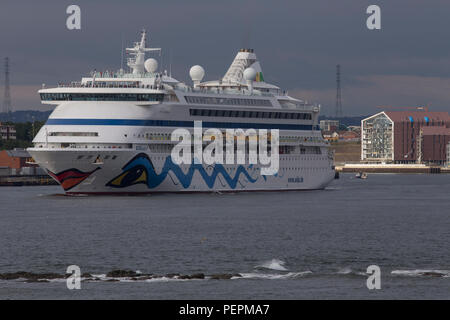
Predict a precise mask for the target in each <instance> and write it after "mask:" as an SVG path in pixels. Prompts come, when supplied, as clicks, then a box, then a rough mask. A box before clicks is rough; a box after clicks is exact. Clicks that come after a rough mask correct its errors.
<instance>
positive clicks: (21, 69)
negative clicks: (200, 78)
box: [0, 0, 450, 115]
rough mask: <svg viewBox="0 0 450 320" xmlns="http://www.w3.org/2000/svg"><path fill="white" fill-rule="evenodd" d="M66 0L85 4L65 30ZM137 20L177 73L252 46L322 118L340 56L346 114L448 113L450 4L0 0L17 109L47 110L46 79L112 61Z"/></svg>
mask: <svg viewBox="0 0 450 320" xmlns="http://www.w3.org/2000/svg"><path fill="white" fill-rule="evenodd" d="M70 4H77V5H79V6H80V7H81V20H82V21H81V28H82V29H81V30H79V31H77V30H75V31H70V30H67V28H66V19H67V17H68V15H67V14H66V8H67V6H68V5H70ZM370 4H377V5H379V6H380V7H381V27H382V29H381V30H375V31H373V30H368V29H367V27H366V19H367V17H368V15H367V14H366V9H367V7H368V6H369V5H370ZM142 28H145V29H147V30H148V32H149V38H150V39H149V40H150V41H149V44H150V45H151V46H153V47H162V48H163V58H162V59H163V61H161V60H160V64H161V63H162V65H163V66H164V68H166V69H169V64H170V62H171V64H172V74H173V76H174V77H175V78H177V79H179V80H182V81H186V82H189V77H188V72H189V68H190V67H191V66H192V65H194V64H200V65H202V66H203V67H204V68H205V70H206V76H205V80H213V79H217V78H221V77H222V76H223V75H224V73H225V72H226V70H227V68H228V66H229V64H230V63H231V61H232V60H233V58H234V56H235V55H236V52H237V50H238V49H239V48H241V47H251V48H254V49H255V52H256V54H257V56H258V58H259V59H260V62H261V64H262V68H263V72H264V77H265V80H266V81H267V82H270V83H274V84H277V85H279V86H280V87H282V88H285V89H287V90H289V94H290V95H292V96H295V97H298V98H304V99H307V100H309V101H314V102H318V103H320V104H322V107H323V108H322V114H325V115H333V114H334V105H335V97H336V75H335V72H336V64H340V65H341V68H342V80H341V81H342V102H343V110H344V114H345V115H367V114H371V113H375V112H378V111H379V110H380V109H378V108H377V106H380V105H390V106H418V105H426V104H430V105H431V109H432V110H442V111H450V37H449V33H450V1H448V0H429V1H423V0H395V1H393V0H389V1H366V0H339V1H337V0H303V1H302V0H292V1H283V0H278V1H273V0H271V1H268V0H249V1H245V0H222V1H215V0H173V1H172V0H127V1H118V0H107V1H106V0H104V1H103V0H102V1H97V0H96V1H94V0H86V1H77V0H73V1H65V0H57V1H56V0H55V1H47V0H39V1H36V0H34V1H22V0H12V1H11V0H1V2H0V57H1V58H2V66H3V58H4V57H6V56H8V57H10V60H11V67H10V68H11V86H12V92H11V93H12V102H13V107H14V109H15V110H20V109H22V110H23V109H37V110H47V109H48V106H41V105H40V102H39V97H38V94H37V90H38V89H39V88H40V86H41V84H42V83H46V84H47V86H51V85H55V84H57V83H58V82H64V81H73V80H80V79H81V76H83V75H86V74H88V72H89V71H91V70H93V69H97V70H106V69H109V70H112V69H114V70H115V69H119V68H120V60H121V47H122V38H123V39H124V40H125V44H126V45H127V46H130V45H131V44H132V42H133V41H137V40H139V31H140V30H141V29H142ZM148 56H150V55H148ZM1 69H2V74H1V81H0V84H1V86H2V87H1V88H0V89H1V100H0V104H3V83H4V75H3V67H2V68H1Z"/></svg>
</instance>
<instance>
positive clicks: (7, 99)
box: [3, 57, 12, 116]
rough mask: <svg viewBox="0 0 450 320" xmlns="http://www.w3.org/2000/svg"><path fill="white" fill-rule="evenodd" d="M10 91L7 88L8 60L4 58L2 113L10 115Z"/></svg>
mask: <svg viewBox="0 0 450 320" xmlns="http://www.w3.org/2000/svg"><path fill="white" fill-rule="evenodd" d="M11 111H12V110H11V89H10V87H9V58H8V57H6V58H5V94H4V96H3V112H5V113H7V114H8V116H9V115H10V114H11Z"/></svg>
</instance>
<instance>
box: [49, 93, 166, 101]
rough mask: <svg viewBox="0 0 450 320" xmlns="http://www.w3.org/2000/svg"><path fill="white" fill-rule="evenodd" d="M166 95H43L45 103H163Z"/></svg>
mask: <svg viewBox="0 0 450 320" xmlns="http://www.w3.org/2000/svg"><path fill="white" fill-rule="evenodd" d="M163 99H164V94H157V93H156V94H155V93H153V94H147V93H41V100H44V101H159V102H161V101H163Z"/></svg>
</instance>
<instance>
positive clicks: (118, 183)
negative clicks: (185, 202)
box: [106, 153, 258, 189]
mask: <svg viewBox="0 0 450 320" xmlns="http://www.w3.org/2000/svg"><path fill="white" fill-rule="evenodd" d="M212 168H213V170H212V173H211V174H208V173H207V172H206V169H205V168H204V167H203V165H201V164H191V166H190V168H189V170H188V172H187V173H184V172H183V170H182V169H181V168H180V166H179V165H177V164H175V163H174V162H173V161H172V157H170V156H169V157H167V158H166V160H165V162H164V166H163V168H162V170H161V173H160V174H157V173H156V171H155V167H154V166H153V163H152V161H151V160H150V158H149V157H148V155H147V154H145V153H140V154H138V155H136V156H135V157H134V158H133V159H132V160H130V161H129V162H128V163H127V164H126V165H125V166H124V167H123V168H122V170H123V172H122V173H121V174H120V175H118V176H117V177H115V178H113V179H112V180H111V181H109V182H108V183H107V184H106V186H108V187H113V188H126V187H129V186H131V185H134V184H139V183H143V184H146V185H147V186H148V187H149V188H156V187H157V186H159V185H160V184H161V183H162V182H163V181H164V180H165V179H166V177H167V176H168V175H169V172H173V174H175V176H176V177H177V179H178V180H179V182H180V183H181V185H182V186H183V187H184V188H189V186H190V185H191V183H192V178H193V176H194V173H195V171H196V170H198V172H199V173H200V174H201V176H202V178H203V180H204V181H205V183H206V185H207V186H208V187H209V188H213V186H214V183H215V182H216V179H217V177H218V176H219V174H220V175H222V177H223V178H224V179H225V181H226V182H227V183H228V185H229V186H230V188H232V189H235V188H236V186H237V184H238V183H239V177H240V175H241V174H242V175H244V176H245V177H246V178H247V180H248V181H249V182H251V183H255V182H256V181H257V180H258V178H253V177H252V176H250V174H249V173H248V172H247V170H246V169H245V168H244V167H243V166H242V165H239V166H238V167H237V169H236V173H235V175H234V177H231V176H230V175H229V174H228V172H227V170H226V169H225V167H224V166H223V165H221V164H216V165H214V166H212ZM169 177H170V176H169ZM172 181H173V179H172ZM174 183H175V182H174ZM175 184H176V183H175Z"/></svg>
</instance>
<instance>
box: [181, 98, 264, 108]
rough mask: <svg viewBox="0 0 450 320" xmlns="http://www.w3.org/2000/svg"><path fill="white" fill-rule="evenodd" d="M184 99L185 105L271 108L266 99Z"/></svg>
mask: <svg viewBox="0 0 450 320" xmlns="http://www.w3.org/2000/svg"><path fill="white" fill-rule="evenodd" d="M185 98H186V101H187V103H198V104H221V105H222V104H227V105H234V106H265V107H272V103H271V102H270V100H268V99H241V98H216V97H195V96H185Z"/></svg>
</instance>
